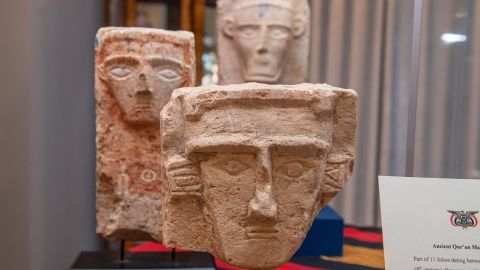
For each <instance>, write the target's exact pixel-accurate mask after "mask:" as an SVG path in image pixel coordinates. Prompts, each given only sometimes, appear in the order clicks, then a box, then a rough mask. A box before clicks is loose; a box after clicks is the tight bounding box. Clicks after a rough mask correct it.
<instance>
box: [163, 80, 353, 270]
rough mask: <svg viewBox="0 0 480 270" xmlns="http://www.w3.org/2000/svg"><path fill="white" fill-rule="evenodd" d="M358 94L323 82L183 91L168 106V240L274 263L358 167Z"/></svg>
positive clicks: (233, 259) (229, 257)
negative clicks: (354, 166) (356, 165)
mask: <svg viewBox="0 0 480 270" xmlns="http://www.w3.org/2000/svg"><path fill="white" fill-rule="evenodd" d="M356 100H357V95H356V93H355V91H353V90H346V89H340V88H335V87H332V86H329V85H326V84H299V85H290V86H285V85H267V84H257V83H247V84H239V85H229V86H207V87H195V88H181V89H177V90H175V91H174V93H173V95H172V99H171V100H170V101H169V103H168V104H167V105H166V106H165V107H164V108H163V110H162V112H161V117H160V118H161V136H162V147H161V149H162V167H163V168H162V170H163V172H164V174H165V181H164V185H165V186H164V189H163V191H164V193H165V197H164V205H163V210H162V211H163V239H164V244H165V245H167V246H170V247H179V248H185V249H190V250H198V251H208V252H211V253H212V254H214V255H215V256H217V257H219V258H221V259H222V260H224V261H225V262H227V263H229V264H232V265H235V266H239V267H244V268H274V267H276V266H279V265H280V264H282V263H284V262H285V261H287V260H288V259H290V258H291V256H292V255H293V254H294V253H295V251H296V250H297V249H298V248H299V246H300V244H301V243H302V241H303V239H304V237H305V235H306V233H307V231H308V230H309V228H310V226H311V224H312V221H313V219H314V218H315V216H316V215H317V213H318V211H319V210H320V209H321V207H323V206H324V205H325V204H327V203H328V202H329V201H330V200H331V199H332V198H333V197H334V196H335V194H336V193H337V192H338V191H339V190H340V189H341V188H342V187H343V186H344V185H345V183H346V182H347V180H348V179H349V177H350V176H351V174H352V170H353V163H354V156H355V153H354V150H355V125H356Z"/></svg>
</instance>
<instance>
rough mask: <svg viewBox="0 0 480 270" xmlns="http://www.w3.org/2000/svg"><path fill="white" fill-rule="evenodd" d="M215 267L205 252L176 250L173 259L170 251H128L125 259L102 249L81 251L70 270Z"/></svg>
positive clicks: (198, 268) (204, 268) (210, 257)
mask: <svg viewBox="0 0 480 270" xmlns="http://www.w3.org/2000/svg"><path fill="white" fill-rule="evenodd" d="M176 268H183V269H195V270H211V269H215V261H214V259H213V256H212V255H210V254H209V253H204V252H176V254H175V258H174V259H172V253H170V252H133V253H130V252H127V253H126V254H125V260H123V261H120V260H119V258H118V254H116V253H105V252H100V251H93V252H91V251H84V252H82V253H80V255H79V256H78V257H77V259H76V260H75V262H74V263H73V265H72V267H71V268H70V270H80V269H89V270H94V269H137V270H140V269H162V270H165V269H176Z"/></svg>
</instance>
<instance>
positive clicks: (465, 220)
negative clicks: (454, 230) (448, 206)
mask: <svg viewBox="0 0 480 270" xmlns="http://www.w3.org/2000/svg"><path fill="white" fill-rule="evenodd" d="M447 211H448V212H449V213H450V214H452V216H451V217H450V223H452V225H453V226H455V227H462V228H464V229H466V228H468V227H476V226H477V225H478V219H477V217H476V216H475V215H476V214H477V213H478V211H467V212H465V211H463V210H462V211H453V210H447Z"/></svg>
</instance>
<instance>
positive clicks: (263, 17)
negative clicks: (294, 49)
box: [232, 5, 293, 83]
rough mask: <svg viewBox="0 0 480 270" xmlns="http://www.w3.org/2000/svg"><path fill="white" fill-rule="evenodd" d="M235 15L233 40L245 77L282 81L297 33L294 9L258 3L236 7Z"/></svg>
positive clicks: (247, 79) (256, 79)
mask: <svg viewBox="0 0 480 270" xmlns="http://www.w3.org/2000/svg"><path fill="white" fill-rule="evenodd" d="M233 16H234V20H233V22H232V23H234V29H233V40H234V42H235V44H236V45H237V48H238V51H239V53H240V57H241V62H242V70H243V76H244V78H245V81H258V82H268V83H274V82H276V81H278V79H279V77H280V75H281V74H282V71H283V67H284V60H285V56H286V52H287V49H288V47H289V45H290V43H291V39H292V37H293V34H292V26H293V25H292V24H293V13H292V10H288V9H284V8H280V7H277V6H268V5H265V6H264V5H255V6H249V7H246V8H242V9H236V10H235V11H234V12H233Z"/></svg>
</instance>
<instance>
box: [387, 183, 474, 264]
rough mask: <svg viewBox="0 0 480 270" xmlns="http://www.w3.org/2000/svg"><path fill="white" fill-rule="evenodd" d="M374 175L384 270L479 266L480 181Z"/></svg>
mask: <svg viewBox="0 0 480 270" xmlns="http://www.w3.org/2000/svg"><path fill="white" fill-rule="evenodd" d="M379 178H380V179H379V181H380V204H381V213H382V227H383V239H384V250H385V265H386V269H387V270H409V269H412V270H480V226H479V225H478V219H479V217H480V215H479V211H480V180H466V179H437V178H418V177H393V176H380V177H379Z"/></svg>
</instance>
